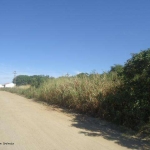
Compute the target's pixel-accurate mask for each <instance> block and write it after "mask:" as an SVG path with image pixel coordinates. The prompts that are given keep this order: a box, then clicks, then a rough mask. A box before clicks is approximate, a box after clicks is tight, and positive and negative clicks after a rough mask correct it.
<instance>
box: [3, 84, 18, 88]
mask: <svg viewBox="0 0 150 150" xmlns="http://www.w3.org/2000/svg"><path fill="white" fill-rule="evenodd" d="M15 86H16V84H14V83H6V84H4V87H5V88H6V87H8V88H13V87H15Z"/></svg>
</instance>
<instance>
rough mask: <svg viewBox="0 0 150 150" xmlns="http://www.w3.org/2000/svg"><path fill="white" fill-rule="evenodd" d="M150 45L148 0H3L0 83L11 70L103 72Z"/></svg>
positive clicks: (8, 78) (0, 3) (9, 76)
mask: <svg viewBox="0 0 150 150" xmlns="http://www.w3.org/2000/svg"><path fill="white" fill-rule="evenodd" d="M147 48H150V0H144V1H142V0H114V1H113V0H0V83H2V84H3V83H5V82H11V81H12V79H13V72H14V71H17V74H18V75H20V74H26V75H34V74H38V75H41V74H43V75H50V76H54V77H58V76H61V75H65V74H67V73H69V74H70V75H75V74H77V73H80V72H87V73H90V72H92V71H93V70H96V72H98V73H101V72H103V71H108V70H109V69H110V66H113V65H114V64H122V65H123V64H124V63H125V62H126V60H127V59H129V58H131V55H130V54H131V53H138V52H140V51H141V50H144V49H147Z"/></svg>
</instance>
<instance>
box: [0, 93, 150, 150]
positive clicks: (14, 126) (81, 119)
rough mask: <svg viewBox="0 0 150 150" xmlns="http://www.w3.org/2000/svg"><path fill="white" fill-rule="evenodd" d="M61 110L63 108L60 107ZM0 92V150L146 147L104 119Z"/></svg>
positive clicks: (111, 149) (144, 142)
mask: <svg viewBox="0 0 150 150" xmlns="http://www.w3.org/2000/svg"><path fill="white" fill-rule="evenodd" d="M62 111H63V110H62ZM62 111H60V109H57V108H54V107H52V106H46V105H45V104H42V103H38V102H35V101H34V100H31V99H26V98H24V97H21V96H18V95H15V94H11V93H8V92H4V91H0V150H117V149H118V150H126V149H148V148H149V147H148V145H147V144H148V143H146V141H142V140H140V139H137V138H133V137H132V138H131V137H127V136H124V135H122V134H121V133H119V132H118V131H116V130H115V129H113V128H111V127H110V125H109V124H108V123H107V122H104V121H98V122H97V121H96V120H95V119H94V118H90V117H86V116H83V115H78V114H71V113H69V114H68V113H66V112H62Z"/></svg>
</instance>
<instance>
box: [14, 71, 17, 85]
mask: <svg viewBox="0 0 150 150" xmlns="http://www.w3.org/2000/svg"><path fill="white" fill-rule="evenodd" d="M16 74H17V72H16V71H14V84H16Z"/></svg>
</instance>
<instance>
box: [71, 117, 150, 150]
mask: <svg viewBox="0 0 150 150" xmlns="http://www.w3.org/2000/svg"><path fill="white" fill-rule="evenodd" d="M72 121H73V123H72V126H73V127H76V128H80V129H84V130H83V131H81V132H80V134H84V135H85V136H101V137H103V138H105V139H107V140H112V141H115V143H117V144H119V145H121V146H124V147H127V148H130V149H141V150H149V149H150V143H149V141H146V140H142V139H140V138H135V137H133V133H131V132H130V133H127V132H126V131H124V132H123V131H120V130H121V129H120V128H119V129H117V126H115V125H113V124H111V123H108V122H105V121H100V120H98V119H96V118H92V117H87V116H84V115H75V118H74V119H73V120H72ZM123 133H124V134H123Z"/></svg>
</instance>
